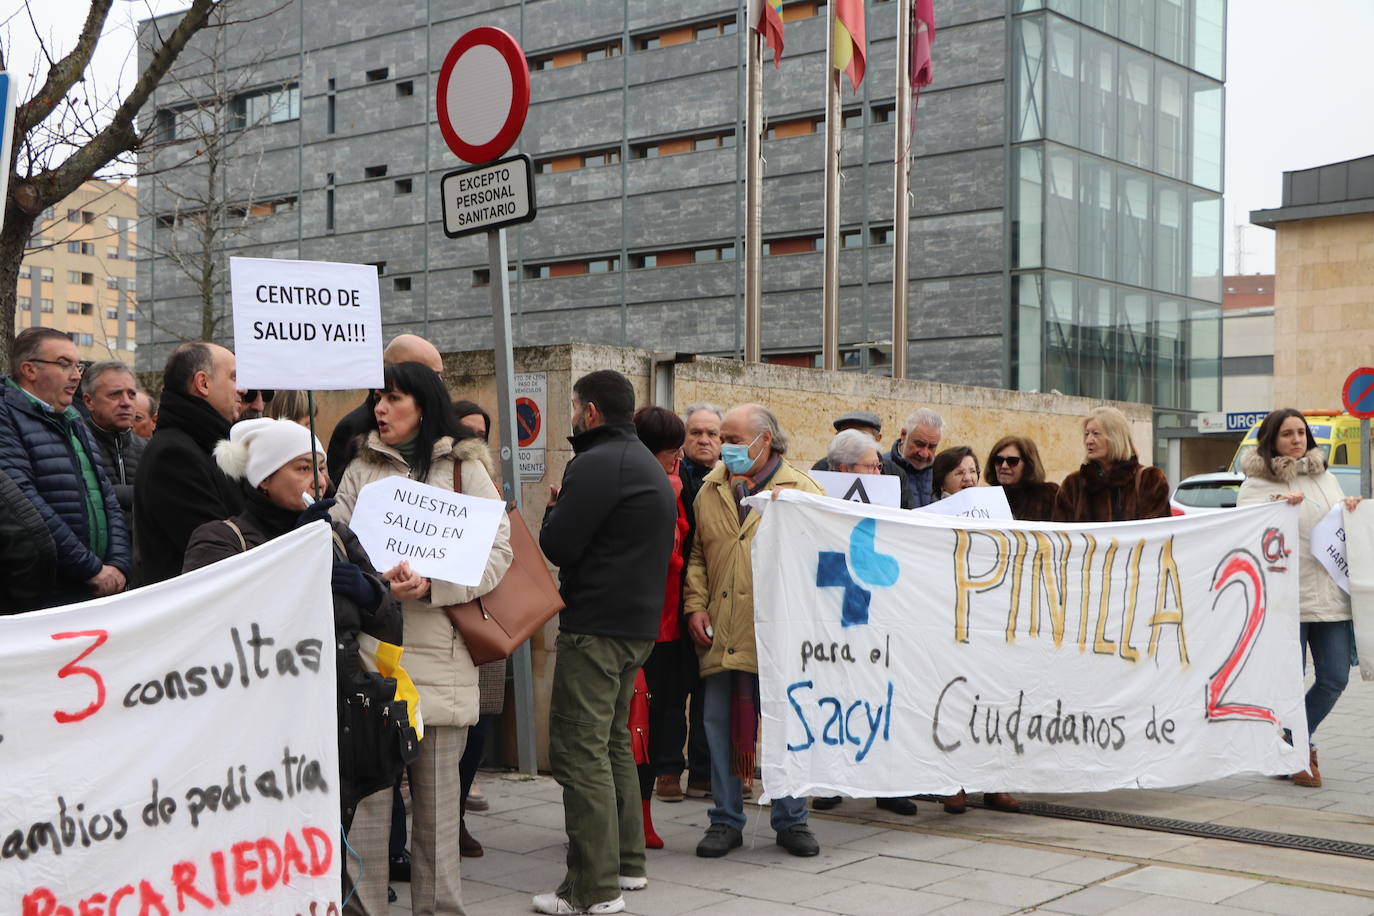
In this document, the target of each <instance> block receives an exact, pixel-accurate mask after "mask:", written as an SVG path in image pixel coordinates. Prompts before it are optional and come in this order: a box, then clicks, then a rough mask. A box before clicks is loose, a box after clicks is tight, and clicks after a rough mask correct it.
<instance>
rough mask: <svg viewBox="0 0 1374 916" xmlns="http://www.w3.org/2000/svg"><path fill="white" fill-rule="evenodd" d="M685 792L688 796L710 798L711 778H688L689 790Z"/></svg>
mask: <svg viewBox="0 0 1374 916" xmlns="http://www.w3.org/2000/svg"><path fill="white" fill-rule="evenodd" d="M683 794H685V795H686V796H687V797H688V798H710V797H711V780H709V779H689V780H687V791H686V792H685V793H683Z"/></svg>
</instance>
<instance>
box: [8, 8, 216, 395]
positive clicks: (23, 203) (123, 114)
mask: <svg viewBox="0 0 1374 916" xmlns="http://www.w3.org/2000/svg"><path fill="white" fill-rule="evenodd" d="M113 2H114V0H90V8H89V9H88V10H87V12H86V19H85V22H84V23H83V24H82V26H81V32H80V35H79V37H78V38H77V41H76V45H75V47H73V48H72V50H71V51H70V52H69V53H68V54H67V55H66V56H65V57H62V58H61V59H59V60H53V59H52V58H51V56H50V55H48V54H47V52H46V49H45V51H44V56H45V57H46V58H47V63H48V70H47V74H46V76H45V78H44V80H43V84H42V85H41V86H39V87H38V89H37V90H36V91H35V92H34V93H33V95H32V96H31V97H30V98H28V99H27V100H26V101H24V102H23V103H22V104H20V105H18V106H17V107H16V110H15V117H14V146H13V149H12V150H11V152H10V160H9V162H8V163H6V167H7V168H8V169H9V170H10V175H9V188H10V193H9V199H8V200H6V201H5V202H4V203H5V224H4V228H3V229H0V340H4V341H9V340H11V339H12V338H13V337H14V313H15V296H16V295H17V293H18V280H19V265H20V262H22V261H23V259H24V252H25V248H26V247H27V246H28V244H29V239H30V236H32V234H33V224H34V221H35V219H36V218H37V217H38V215H39V214H40V213H42V212H43V210H44V209H45V208H47V207H50V206H55V205H56V204H57V203H58V202H59V201H61V200H62V199H63V198H65V197H66V196H67V195H69V194H71V193H72V192H73V191H75V190H76V189H77V188H78V187H80V186H81V183H82V182H83V181H85V180H86V179H88V178H90V177H92V176H93V175H95V173H96V172H97V171H98V170H100V169H102V168H105V167H106V166H108V165H109V164H110V163H111V162H113V161H114V160H116V159H118V158H119V157H121V156H125V155H127V154H128V153H130V152H131V151H133V150H135V149H137V148H138V146H139V143H140V142H141V137H140V135H139V133H138V128H137V125H136V124H135V118H136V117H137V116H138V112H139V110H140V109H141V108H143V105H144V103H145V102H146V101H147V100H148V97H149V96H150V95H152V92H153V90H154V89H156V88H157V85H158V83H159V82H161V81H162V78H163V77H164V76H165V75H166V73H167V71H168V70H170V69H171V67H172V64H173V62H175V61H176V59H177V56H178V55H179V54H180V53H181V51H182V49H183V48H185V47H186V43H187V42H188V41H190V40H191V37H192V36H193V35H195V34H196V32H197V31H199V30H200V29H201V28H202V27H204V25H205V23H206V21H207V19H208V18H209V15H210V12H211V11H212V10H213V9H214V8H215V6H216V0H191V5H190V8H189V9H187V10H186V11H185V12H184V13H182V14H181V17H180V18H179V19H178V20H176V25H175V26H174V27H173V28H172V29H171V31H162V30H159V29H158V28H157V27H156V25H155V26H154V28H153V29H151V30H149V35H150V36H151V41H152V42H153V46H152V48H151V51H152V54H151V57H150V59H149V62H148V65H147V66H146V67H145V68H144V69H143V70H142V72H140V73H139V74H138V78H137V80H136V81H135V82H134V85H133V88H131V89H130V90H129V91H128V93H127V94H126V95H124V96H123V98H118V97H116V96H113V95H111V96H107V97H106V98H105V99H104V100H103V101H99V100H98V101H97V102H96V103H95V104H92V102H91V95H92V92H91V88H90V87H87V86H85V85H84V80H85V76H84V74H85V72H86V68H87V66H88V65H89V64H90V62H91V56H92V55H93V54H94V53H95V48H96V45H97V44H98V43H99V41H100V35H101V31H102V30H103V29H104V27H105V21H106V19H107V18H108V17H109V13H110V7H111V6H112V5H113ZM27 6H28V2H27V0H26V3H25V8H26V9H27ZM5 66H6V62H5V58H4V53H3V51H0V68H3V67H5ZM95 91H96V92H98V91H99V90H98V88H97V89H96V90H95ZM8 349H9V348H8V346H6V347H4V348H0V369H5V370H6V371H8V368H9V354H8Z"/></svg>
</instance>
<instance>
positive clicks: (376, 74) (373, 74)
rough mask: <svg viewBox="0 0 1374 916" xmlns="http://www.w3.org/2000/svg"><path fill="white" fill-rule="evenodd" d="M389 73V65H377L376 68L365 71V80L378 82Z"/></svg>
mask: <svg viewBox="0 0 1374 916" xmlns="http://www.w3.org/2000/svg"><path fill="white" fill-rule="evenodd" d="M390 74H391V68H390V67H378V68H377V69H376V70H369V71H367V81H368V82H369V83H380V82H381V81H382V80H384V79H386V78H387V77H388V76H389V75H390Z"/></svg>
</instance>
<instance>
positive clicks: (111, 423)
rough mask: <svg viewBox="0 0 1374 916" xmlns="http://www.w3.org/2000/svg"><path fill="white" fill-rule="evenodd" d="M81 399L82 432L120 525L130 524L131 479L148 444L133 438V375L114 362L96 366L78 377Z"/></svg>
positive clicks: (132, 497) (135, 386)
mask: <svg viewBox="0 0 1374 916" xmlns="http://www.w3.org/2000/svg"><path fill="white" fill-rule="evenodd" d="M81 398H82V400H83V401H85V402H86V410H88V411H89V412H90V416H88V417H86V428H87V429H89V430H90V431H91V438H93V439H95V444H96V445H97V446H99V447H100V457H101V460H102V461H103V462H104V465H105V476H106V477H108V478H109V479H110V485H111V486H113V487H114V491H115V497H116V498H117V499H118V500H119V507H120V508H121V509H123V510H124V521H125V522H126V523H128V524H130V525H132V524H133V520H134V518H133V511H134V475H135V474H137V473H138V459H139V457H140V456H142V454H143V449H144V447H145V446H146V445H147V444H148V443H147V442H145V441H144V440H143V439H140V438H139V437H138V436H135V435H134V432H133V429H134V408H135V405H136V403H137V399H138V383H137V382H135V381H134V373H133V371H132V370H131V369H130V368H129V367H128V366H127V365H125V364H124V363H122V362H120V361H119V360H117V359H111V360H106V361H105V362H100V363H96V364H95V365H93V366H91V367H90V368H89V369H87V370H86V373H85V374H84V375H82V376H81Z"/></svg>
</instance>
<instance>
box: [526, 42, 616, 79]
mask: <svg viewBox="0 0 1374 916" xmlns="http://www.w3.org/2000/svg"><path fill="white" fill-rule="evenodd" d="M619 56H620V42H619V41H618V40H617V41H610V42H597V43H596V44H592V45H585V46H583V47H580V48H568V49H566V50H563V51H554V52H553V53H551V54H541V55H539V56H538V57H531V58H528V61H529V66H530V72H532V73H533V72H537V71H539V70H556V69H558V68H559V67H568V66H571V65H573V64H580V63H583V62H585V61H589V60H606V59H608V58H611V57H619Z"/></svg>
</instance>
